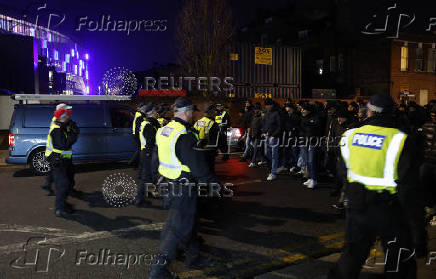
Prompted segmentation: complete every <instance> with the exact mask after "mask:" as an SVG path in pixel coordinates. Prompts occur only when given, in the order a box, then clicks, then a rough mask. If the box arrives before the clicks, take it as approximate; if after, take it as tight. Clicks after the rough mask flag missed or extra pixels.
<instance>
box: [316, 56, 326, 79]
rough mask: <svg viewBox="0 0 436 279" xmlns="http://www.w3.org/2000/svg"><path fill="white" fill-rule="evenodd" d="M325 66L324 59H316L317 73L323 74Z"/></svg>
mask: <svg viewBox="0 0 436 279" xmlns="http://www.w3.org/2000/svg"><path fill="white" fill-rule="evenodd" d="M323 68H324V60H322V59H318V60H316V73H317V74H318V75H322V74H323Z"/></svg>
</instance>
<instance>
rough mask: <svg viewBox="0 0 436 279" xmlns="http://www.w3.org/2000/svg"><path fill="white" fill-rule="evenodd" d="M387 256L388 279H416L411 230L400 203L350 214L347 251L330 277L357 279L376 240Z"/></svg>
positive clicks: (377, 204)
mask: <svg viewBox="0 0 436 279" xmlns="http://www.w3.org/2000/svg"><path fill="white" fill-rule="evenodd" d="M377 236H379V237H380V238H381V241H382V244H383V249H384V251H385V254H387V255H388V256H387V258H386V263H385V264H384V267H385V278H387V279H391V278H402V279H403V278H408V279H413V278H416V271H417V268H416V261H415V258H414V257H413V252H414V249H413V245H412V239H411V236H410V232H409V229H408V227H407V224H406V222H405V220H404V215H403V213H402V209H401V206H400V204H399V202H398V201H397V200H393V201H385V202H378V203H372V204H368V205H367V206H366V209H363V210H353V209H350V208H347V211H346V241H345V246H344V251H343V253H342V255H341V257H340V259H339V260H338V262H337V263H336V266H335V267H334V269H332V270H331V272H330V274H329V276H328V277H327V278H329V279H332V278H337V279H357V278H358V277H359V274H360V271H361V268H362V265H363V264H365V260H366V259H367V257H368V255H369V252H370V249H371V247H372V245H373V244H374V242H375V240H376V237H377Z"/></svg>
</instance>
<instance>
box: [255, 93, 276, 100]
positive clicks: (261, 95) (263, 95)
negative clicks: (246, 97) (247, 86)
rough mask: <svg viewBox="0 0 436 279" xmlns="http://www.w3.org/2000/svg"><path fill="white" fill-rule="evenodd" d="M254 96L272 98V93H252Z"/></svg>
mask: <svg viewBox="0 0 436 279" xmlns="http://www.w3.org/2000/svg"><path fill="white" fill-rule="evenodd" d="M254 98H261V99H266V98H272V94H271V93H254Z"/></svg>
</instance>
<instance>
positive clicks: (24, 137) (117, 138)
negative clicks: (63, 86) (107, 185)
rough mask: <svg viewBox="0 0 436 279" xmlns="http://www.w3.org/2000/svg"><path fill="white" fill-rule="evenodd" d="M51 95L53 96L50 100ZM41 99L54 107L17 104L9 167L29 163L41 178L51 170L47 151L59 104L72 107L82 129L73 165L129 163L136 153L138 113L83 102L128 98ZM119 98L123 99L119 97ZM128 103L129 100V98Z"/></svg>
mask: <svg viewBox="0 0 436 279" xmlns="http://www.w3.org/2000/svg"><path fill="white" fill-rule="evenodd" d="M50 96H53V97H51V98H50ZM111 97H113V96H62V95H60V96H59V95H58V96H54V95H48V96H42V95H41V96H40V97H39V98H40V100H50V101H55V102H56V103H53V104H16V105H15V106H14V112H13V115H12V118H11V122H10V126H9V157H7V158H6V163H8V164H29V166H30V168H31V169H32V170H33V171H34V172H35V173H36V174H38V175H43V174H46V173H47V172H49V171H50V164H49V163H48V162H47V160H46V158H45V156H44V152H45V144H46V141H47V134H48V131H49V127H50V122H51V119H52V117H53V112H54V111H55V108H56V104H58V103H67V104H71V105H72V106H73V113H72V115H71V118H72V119H73V120H74V121H75V122H76V123H77V125H78V126H79V128H80V135H79V138H78V140H77V142H76V143H75V144H74V145H73V162H89V161H92V162H99V161H125V160H126V161H127V160H129V159H130V158H131V157H132V156H133V154H134V153H135V151H136V144H135V142H134V139H133V137H132V128H131V127H132V122H133V117H134V113H135V111H134V110H133V109H132V108H131V107H129V106H126V105H122V104H117V103H107V102H99V103H83V102H79V103H77V101H80V100H83V99H84V98H86V100H88V101H89V100H97V101H105V100H125V99H126V98H122V97H126V96H116V97H114V98H111ZM118 97H120V98H118ZM13 98H15V99H16V100H20V101H22V100H34V99H35V98H37V97H35V95H28V96H26V95H25V94H22V95H15V96H13ZM126 100H127V99H126Z"/></svg>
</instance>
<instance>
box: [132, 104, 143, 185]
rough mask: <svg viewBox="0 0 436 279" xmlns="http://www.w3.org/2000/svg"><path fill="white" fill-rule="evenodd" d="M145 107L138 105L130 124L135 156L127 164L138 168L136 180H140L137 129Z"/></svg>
mask: <svg viewBox="0 0 436 279" xmlns="http://www.w3.org/2000/svg"><path fill="white" fill-rule="evenodd" d="M145 117H146V116H145V105H144V104H143V103H139V105H138V109H137V111H136V113H135V117H134V118H133V122H132V135H133V139H134V140H135V143H136V147H137V150H136V152H135V154H133V157H132V159H130V161H129V164H134V165H136V166H138V167H139V172H138V178H141V171H140V170H141V160H140V154H141V140H140V138H139V127H140V125H141V123H142V120H143V119H145Z"/></svg>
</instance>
